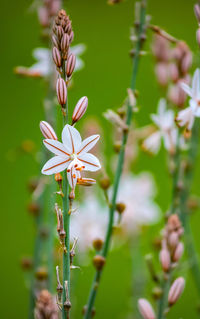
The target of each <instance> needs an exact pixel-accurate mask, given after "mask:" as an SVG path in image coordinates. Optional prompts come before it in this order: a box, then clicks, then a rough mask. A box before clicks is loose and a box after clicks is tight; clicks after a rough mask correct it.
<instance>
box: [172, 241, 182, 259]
mask: <svg viewBox="0 0 200 319" xmlns="http://www.w3.org/2000/svg"><path fill="white" fill-rule="evenodd" d="M183 252H184V245H183V243H179V244H178V246H177V247H176V249H175V251H174V254H173V261H175V262H177V261H179V259H180V258H181V257H182V255H183Z"/></svg>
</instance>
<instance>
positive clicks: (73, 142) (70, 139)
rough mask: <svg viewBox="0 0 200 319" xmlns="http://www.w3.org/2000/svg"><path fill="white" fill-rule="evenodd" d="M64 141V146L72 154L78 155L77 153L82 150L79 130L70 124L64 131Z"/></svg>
mask: <svg viewBox="0 0 200 319" xmlns="http://www.w3.org/2000/svg"><path fill="white" fill-rule="evenodd" d="M62 141H63V144H64V146H65V147H66V148H67V149H68V151H69V152H70V153H71V154H72V153H76V151H77V150H78V149H80V145H81V142H82V140H81V136H80V134H79V132H78V131H77V129H75V128H74V127H73V126H71V125H69V124H67V125H65V127H64V129H63V131H62Z"/></svg>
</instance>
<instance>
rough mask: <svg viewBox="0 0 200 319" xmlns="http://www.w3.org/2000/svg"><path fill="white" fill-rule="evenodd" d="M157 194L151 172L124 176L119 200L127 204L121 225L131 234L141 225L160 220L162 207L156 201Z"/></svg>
mask: <svg viewBox="0 0 200 319" xmlns="http://www.w3.org/2000/svg"><path fill="white" fill-rule="evenodd" d="M155 195H156V186H155V182H154V179H153V176H152V175H151V174H150V173H148V172H142V173H140V174H139V175H130V174H129V175H126V176H124V177H123V178H122V181H121V184H120V191H119V195H118V198H117V201H118V202H123V203H125V205H126V209H125V211H124V213H123V214H122V221H121V225H122V228H123V230H124V231H125V232H127V233H128V234H129V235H132V234H134V233H135V232H137V231H139V229H140V227H141V226H143V225H150V224H154V223H156V222H157V221H158V220H159V217H160V208H159V206H158V205H157V204H156V203H155V201H154V197H155Z"/></svg>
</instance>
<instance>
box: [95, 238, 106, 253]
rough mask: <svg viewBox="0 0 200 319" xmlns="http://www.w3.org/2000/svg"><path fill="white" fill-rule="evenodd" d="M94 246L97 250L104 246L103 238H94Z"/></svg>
mask: <svg viewBox="0 0 200 319" xmlns="http://www.w3.org/2000/svg"><path fill="white" fill-rule="evenodd" d="M92 244H93V247H94V249H95V250H97V251H99V250H101V248H102V246H103V240H102V239H101V238H96V239H94V240H93V243H92Z"/></svg>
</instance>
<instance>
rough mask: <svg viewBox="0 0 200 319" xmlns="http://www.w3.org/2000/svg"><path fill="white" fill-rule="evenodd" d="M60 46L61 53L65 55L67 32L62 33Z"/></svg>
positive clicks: (67, 45) (67, 47)
mask: <svg viewBox="0 0 200 319" xmlns="http://www.w3.org/2000/svg"><path fill="white" fill-rule="evenodd" d="M60 47H61V50H62V53H63V55H64V56H66V52H67V51H68V49H69V36H68V34H67V33H64V34H63V37H62V40H61V44H60Z"/></svg>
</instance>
